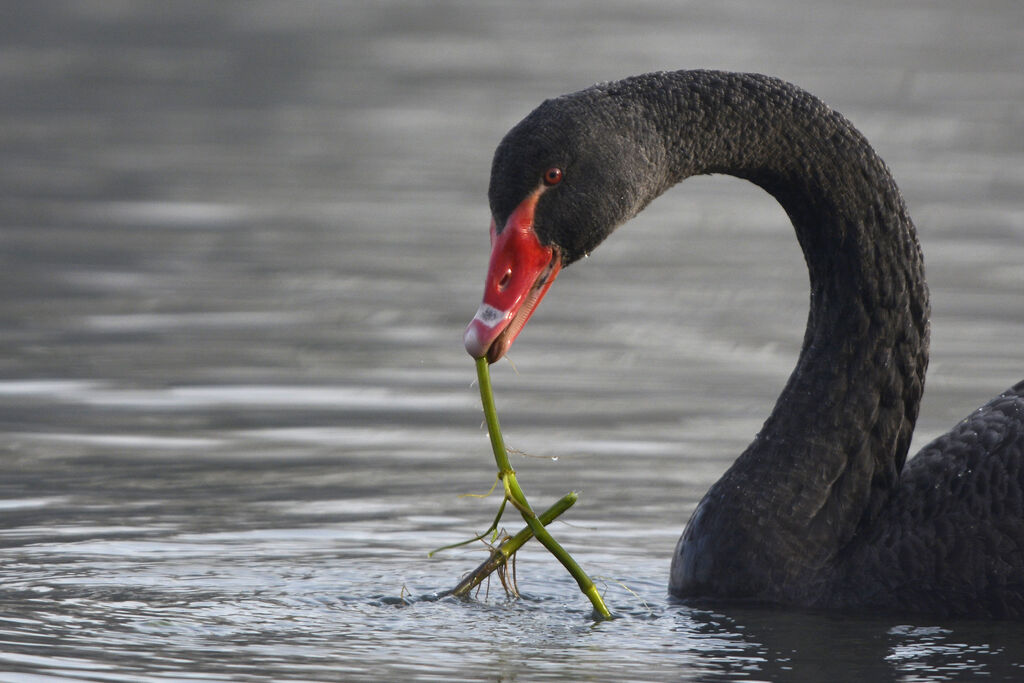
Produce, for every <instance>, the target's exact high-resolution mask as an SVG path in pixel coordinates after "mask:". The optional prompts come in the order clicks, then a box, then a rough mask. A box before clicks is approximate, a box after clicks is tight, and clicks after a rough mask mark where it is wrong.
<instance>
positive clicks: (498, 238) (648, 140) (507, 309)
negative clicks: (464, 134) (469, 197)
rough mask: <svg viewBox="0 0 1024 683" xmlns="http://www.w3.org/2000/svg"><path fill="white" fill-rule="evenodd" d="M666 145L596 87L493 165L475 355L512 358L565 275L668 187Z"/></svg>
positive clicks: (540, 117) (472, 327)
mask: <svg viewBox="0 0 1024 683" xmlns="http://www.w3.org/2000/svg"><path fill="white" fill-rule="evenodd" d="M664 146H665V145H664V142H663V140H662V138H661V137H660V136H658V135H656V133H655V130H654V126H653V124H652V123H651V122H650V121H649V120H648V117H645V116H644V115H643V114H642V111H641V110H640V109H639V108H638V106H637V103H636V102H634V101H631V100H630V98H628V97H622V96H615V95H614V94H612V93H610V92H609V91H608V90H607V89H602V88H601V87H600V86H595V87H594V88H590V89H588V90H584V91H581V92H579V93H573V94H571V95H566V96H563V97H559V98H555V99H551V100H547V101H545V102H544V103H543V104H541V105H540V106H539V107H538V108H537V109H535V110H534V111H533V112H531V113H530V114H529V115H528V116H527V117H526V118H525V119H523V120H522V121H521V122H520V123H518V124H517V125H516V126H515V127H513V128H512V130H510V131H509V132H508V134H506V136H505V138H504V139H503V140H502V141H501V144H499V145H498V148H497V150H496V151H495V154H494V161H493V163H492V166H491V180H490V188H489V190H488V198H489V201H490V208H491V216H492V220H491V228H490V230H491V257H490V262H489V264H488V270H487V276H486V278H485V283H484V295H483V300H482V302H481V304H480V307H479V308H478V309H477V312H476V315H475V316H474V317H473V319H472V321H470V324H469V326H468V327H467V328H466V332H465V335H464V343H465V346H466V351H468V352H469V354H470V355H471V356H473V357H474V358H482V357H486V358H487V359H488V361H489V362H491V363H493V362H495V361H497V360H498V359H500V358H501V357H502V356H504V355H505V353H506V352H507V351H508V348H509V346H511V344H512V342H513V341H514V340H515V338H516V337H517V336H518V335H519V333H520V332H521V331H522V329H523V326H524V325H525V324H526V321H527V320H528V319H529V317H530V316H531V315H532V314H533V312H534V310H536V308H537V305H538V304H539V303H540V301H541V299H542V298H543V297H544V295H545V294H546V293H547V290H548V288H550V286H551V283H552V282H554V279H555V277H556V276H557V275H558V273H559V272H560V270H561V269H562V268H564V267H566V266H568V265H570V264H572V263H573V262H575V261H577V260H579V259H580V258H582V257H584V256H586V255H588V254H589V253H590V252H591V251H593V250H594V249H595V248H596V247H597V246H598V245H599V244H600V243H601V242H602V241H604V239H605V238H606V237H608V235H610V234H611V233H612V231H614V230H615V228H617V227H618V226H619V225H621V224H622V223H624V222H625V221H627V220H628V219H629V218H632V217H633V216H634V215H636V214H637V213H638V212H639V211H640V210H641V209H642V208H643V207H644V206H646V205H647V204H648V203H649V202H650V201H651V200H652V199H654V197H656V196H657V195H658V194H660V193H661V192H662V191H663V190H664V189H665V187H667V185H669V184H671V183H666V173H665V171H664V166H665V164H664V158H665V156H666V155H665V150H664Z"/></svg>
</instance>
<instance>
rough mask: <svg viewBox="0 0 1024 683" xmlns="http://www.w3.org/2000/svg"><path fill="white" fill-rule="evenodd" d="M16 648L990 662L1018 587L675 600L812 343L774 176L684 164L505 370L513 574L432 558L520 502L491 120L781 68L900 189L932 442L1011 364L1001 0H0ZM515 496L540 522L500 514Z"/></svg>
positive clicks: (733, 666)
mask: <svg viewBox="0 0 1024 683" xmlns="http://www.w3.org/2000/svg"><path fill="white" fill-rule="evenodd" d="M0 12H2V14H3V16H4V21H2V22H0V36H2V41H0V56H2V59H0V93H3V95H2V96H0V159H2V162H3V163H0V291H2V292H3V297H0V586H2V588H0V678H3V679H4V680H23V681H40V680H88V681H140V680H161V681H166V680H197V679H202V680H228V679H231V680H239V679H241V680H256V679H267V680H281V681H283V680H346V681H348V680H368V679H393V680H480V679H483V680H520V679H521V680H543V679H550V680H566V679H572V680H616V681H622V680H663V679H682V680H712V681H714V680H779V679H786V680H807V681H817V680H842V679H843V678H848V679H849V680H890V679H896V680H904V681H918V680H962V679H963V678H966V677H969V676H972V675H976V676H979V677H982V676H984V677H985V678H987V679H990V680H1000V679H1019V678H1020V677H1021V676H1024V671H1022V667H1024V646H1022V645H1021V643H1024V631H1022V627H1021V626H1019V625H1016V624H1005V623H974V622H949V621H936V620H932V619H926V618H909V617H907V618H892V617H884V618H877V619H874V618H866V617H858V618H852V617H848V616H838V615H821V614H806V613H801V612H792V611H778V610H759V609H751V608H741V607H730V606H714V607H713V608H712V607H708V608H694V607H687V606H683V605H678V604H674V603H672V602H671V601H669V600H668V599H667V597H666V584H667V575H668V566H669V562H670V557H671V551H672V548H673V547H674V544H675V541H676V538H677V536H678V534H679V532H680V531H681V530H682V527H683V525H684V523H685V521H686V520H687V518H688V517H689V514H690V512H691V511H692V509H693V507H694V505H695V504H696V502H697V500H699V498H700V496H701V495H702V493H703V492H704V491H705V490H706V488H707V487H708V486H709V485H710V484H711V483H712V482H713V481H714V480H715V479H716V478H717V477H718V476H719V475H720V474H721V472H722V471H724V469H725V468H726V467H727V466H728V465H729V463H730V462H731V461H732V459H733V458H734V457H735V455H736V454H737V453H739V452H740V451H741V450H742V448H743V447H744V445H745V444H746V443H747V442H748V441H749V440H750V438H751V437H752V436H753V435H754V434H755V433H756V431H757V430H758V428H759V426H760V424H761V421H762V420H763V419H764V417H765V416H766V415H767V412H768V410H769V409H770V407H771V405H772V403H773V401H774V398H775V396H776V394H777V393H778V391H779V390H780V389H781V387H782V385H783V383H784V382H785V379H786V377H787V376H788V373H789V371H790V369H791V367H792V365H793V362H794V360H795V356H796V352H797V350H798V346H799V343H800V339H801V335H802V326H803V323H804V319H805V315H806V308H805V307H806V300H807V292H806V275H805V274H804V271H803V264H802V261H801V257H800V254H799V251H798V249H797V248H796V244H795V240H793V238H792V234H791V230H790V228H789V227H788V226H787V224H786V219H785V216H784V215H783V213H782V211H781V209H779V208H778V207H777V206H776V205H775V204H774V203H773V202H772V201H771V200H770V198H768V197H767V196H766V195H765V194H764V193H762V192H761V191H759V190H757V189H756V188H753V187H752V186H747V185H744V184H743V183H741V182H739V181H735V180H730V179H721V178H714V179H700V180H694V181H689V182H687V183H686V184H685V185H684V186H683V187H681V188H678V189H676V190H673V191H672V192H670V193H669V194H668V195H666V196H665V197H663V198H661V199H659V200H658V201H657V202H655V203H654V204H653V205H652V206H651V207H650V208H649V209H648V210H647V211H646V212H645V213H644V214H643V215H642V216H641V217H640V218H638V219H637V220H636V221H634V222H633V223H632V224H631V225H630V226H628V227H627V228H625V229H623V230H622V231H621V232H620V233H619V234H617V235H615V237H614V238H613V239H612V240H610V241H609V242H608V243H607V244H606V245H604V246H602V248H601V249H600V250H599V251H598V252H597V253H595V254H594V255H593V257H591V258H590V259H588V260H587V261H586V262H585V263H581V264H579V265H577V266H574V267H573V268H572V269H570V270H569V271H567V272H566V273H565V274H563V275H562V276H561V277H560V278H559V281H558V284H557V286H556V287H555V288H554V289H553V290H552V292H551V293H550V294H549V296H548V299H547V300H546V301H545V302H544V304H543V306H542V307H541V309H540V310H539V312H538V313H537V314H536V315H535V316H534V318H533V320H532V321H531V323H530V326H529V328H528V329H527V330H526V332H524V334H523V335H522V337H521V338H520V340H519V341H518V342H517V344H516V347H515V349H514V352H513V354H512V360H513V361H514V363H515V368H513V366H512V365H511V364H510V363H502V364H500V365H498V366H496V367H495V368H494V372H493V375H494V383H495V386H496V390H497V393H498V402H499V410H500V412H501V417H502V422H503V426H504V428H505V432H506V438H507V440H508V441H509V444H510V445H511V446H513V447H515V448H517V449H519V450H521V451H524V452H526V453H528V454H530V455H532V456H536V457H525V456H515V460H514V466H515V467H516V468H517V469H518V470H519V476H520V480H521V482H522V483H523V485H524V487H525V488H526V490H527V492H528V493H529V495H530V497H531V499H532V500H533V501H534V502H535V504H536V505H538V506H540V505H544V504H546V503H547V502H550V501H553V500H554V499H555V498H557V497H559V496H561V495H562V494H563V493H565V492H566V491H568V490H580V491H581V492H582V497H581V500H580V502H579V503H578V504H577V505H576V507H575V508H574V509H573V510H572V511H571V512H570V513H569V514H568V515H567V517H568V521H567V522H566V523H564V524H557V525H556V526H555V527H554V530H555V534H556V536H557V538H559V539H560V540H561V541H562V542H563V543H565V545H566V546H567V547H568V548H569V550H570V551H571V552H572V553H573V554H574V555H575V556H576V557H577V559H578V560H579V561H580V562H581V564H582V565H583V566H584V567H585V568H586V569H587V570H588V571H590V573H591V574H592V575H594V576H595V577H596V578H597V580H598V583H599V585H600V586H601V588H602V590H603V591H604V592H605V597H606V599H607V601H608V603H609V605H610V606H611V608H612V610H613V611H614V612H615V613H616V614H617V615H618V616H619V618H618V619H616V620H615V621H613V622H610V623H595V622H594V621H592V619H591V615H590V610H589V609H588V605H587V603H586V602H585V601H584V600H583V598H582V597H581V596H580V595H579V593H578V592H577V591H576V588H575V585H574V584H573V582H572V580H571V579H570V578H569V577H568V576H567V575H566V574H565V573H564V572H563V571H562V570H561V569H560V568H559V567H558V566H557V565H556V564H555V563H554V562H553V560H551V558H550V557H548V556H547V555H546V553H544V552H543V551H541V550H538V549H537V548H533V547H530V546H528V547H527V548H526V549H524V550H523V551H522V552H521V553H520V556H519V561H518V565H517V575H518V582H519V587H520V589H521V591H522V593H523V597H522V598H521V599H518V600H516V599H509V598H507V597H506V596H505V595H504V593H503V592H502V591H501V590H500V588H499V586H498V584H497V583H496V582H492V584H491V586H490V587H489V589H485V590H484V591H481V592H480V593H479V594H478V595H477V596H476V597H475V598H474V599H473V600H469V601H459V600H453V599H447V598H439V597H438V596H439V594H440V593H441V592H443V591H444V590H445V589H447V588H450V587H452V586H453V585H454V584H455V582H456V581H457V580H458V578H459V577H460V576H461V575H462V574H463V572H465V571H467V570H469V569H471V568H472V567H474V566H475V565H476V564H477V563H478V562H479V561H480V560H481V559H482V556H483V553H484V552H485V551H484V550H483V548H482V547H476V548H473V547H469V548H464V549H460V550H454V551H449V552H445V553H442V554H440V555H437V556H435V557H434V558H432V559H428V558H427V556H426V553H427V551H429V550H430V549H432V548H435V547H437V546H440V545H444V544H448V543H452V542H454V541H457V540H460V539H463V538H466V537H469V536H471V535H472V534H474V533H476V532H477V531H480V530H482V529H483V528H484V527H486V525H487V524H488V523H489V522H490V519H491V518H492V516H493V513H494V510H495V507H496V505H497V500H496V499H495V498H494V497H493V496H492V497H491V498H488V499H484V500H480V499H477V498H466V497H460V495H461V494H464V493H482V492H484V491H486V490H487V488H488V487H489V486H490V485H491V483H492V482H493V463H492V461H491V457H490V455H489V452H488V446H487V441H486V435H485V433H484V431H483V429H482V428H481V421H482V420H481V413H480V410H479V405H478V398H477V393H476V388H475V386H474V385H473V374H474V373H473V366H472V363H471V361H470V360H469V358H468V357H467V356H466V355H465V352H464V351H463V350H462V346H461V332H462V329H463V327H464V325H465V323H466V322H467V321H468V319H469V317H470V316H471V315H472V313H473V311H475V310H476V306H477V303H478V301H479V295H480V285H481V281H482V277H483V272H484V268H485V263H486V257H487V246H488V245H487V224H488V221H489V218H488V215H487V213H488V212H487V206H486V185H487V175H488V171H489V162H490V155H491V153H492V150H493V148H494V146H495V144H496V143H497V141H498V140H499V139H500V137H501V136H502V135H503V134H504V132H505V130H507V128H508V127H509V126H511V125H512V124H513V123H515V122H516V121H517V120H518V119H519V118H521V117H522V116H523V115H524V114H525V113H527V111H529V109H531V108H532V107H533V106H534V105H535V104H536V103H538V102H539V101H541V100H542V99H543V98H545V97H549V96H552V95H556V94H559V93H562V92H566V91H570V90H575V89H578V88H581V87H585V86H587V85H589V84H590V83H593V82H595V81H599V80H608V79H612V78H619V77H623V76H626V75H629V74H632V73H640V72H644V71H650V70H655V69H672V68H688V67H718V68H728V69H738V70H753V71H763V72H768V73H773V74H776V75H779V76H782V77H784V78H787V79H789V80H793V81H795V82H797V83H800V84H801V85H803V86H805V87H806V88H808V89H810V90H812V91H813V92H815V93H817V94H819V95H820V96H822V97H823V98H824V99H826V100H827V101H829V102H830V103H832V104H833V105H834V106H836V107H837V108H839V109H840V110H841V111H843V112H844V113H846V114H847V116H848V117H849V118H851V119H852V120H853V121H854V122H855V123H856V124H857V125H858V126H859V127H860V128H861V129H862V130H863V131H864V132H865V134H866V135H867V136H868V138H869V139H871V140H872V142H873V143H874V144H875V145H876V147H877V149H878V150H879V152H880V153H881V154H882V156H883V157H884V158H885V159H886V160H887V161H888V163H889V164H890V166H891V167H892V169H893V172H894V174H895V176H896V178H897V180H898V182H899V183H900V185H901V187H902V188H903V190H904V192H905V194H906V198H907V202H908V204H909V206H910V209H911V213H912V214H913V215H914V217H915V219H916V221H917V223H918V226H919V228H920V233H921V242H922V245H923V249H924V252H925V257H926V263H927V267H928V273H929V278H930V285H931V290H932V295H933V310H934V316H933V321H932V328H933V345H932V348H933V356H932V364H931V368H930V372H929V380H928V387H927V391H926V400H925V403H924V405H923V407H922V416H921V420H920V423H919V433H918V435H917V438H916V440H915V449H916V448H917V447H919V446H920V445H921V444H923V443H924V442H925V441H926V440H927V439H929V438H932V437H933V436H935V435H937V434H939V433H942V432H943V431H945V430H946V429H948V428H949V427H950V426H951V425H952V424H953V423H954V422H955V421H956V420H957V419H959V418H961V417H963V416H964V415H966V414H967V413H969V412H970V411H971V410H972V409H973V408H974V407H976V406H977V405H980V404H981V403H982V402H983V401H985V400H986V399H987V398H989V397H991V396H993V395H995V394H997V393H998V392H1000V391H1001V390H1003V389H1004V388H1005V387H1007V386H1009V385H1010V384H1012V383H1013V382H1015V381H1018V380H1019V379H1021V378H1022V377H1024V344H1021V343H1019V342H1018V340H1020V339H1021V338H1024V297H1022V296H1021V293H1022V291H1024V268H1022V266H1021V264H1022V263H1024V192H1022V189H1024V142H1022V141H1024V104H1022V103H1024V76H1022V74H1024V45H1022V43H1021V41H1020V33H1021V28H1022V15H1021V12H1020V10H1019V7H1018V5H1017V3H1015V2H1013V1H1010V0H1007V1H1006V2H996V1H992V2H984V3H971V4H970V5H966V4H963V3H956V2H952V1H949V2H923V1H921V2H917V1H911V2H905V3H899V4H896V5H893V4H892V3H888V2H881V1H878V2H875V1H869V2H863V3H858V4H857V5H856V6H853V5H850V6H837V7H827V6H823V5H822V4H821V3H818V2H811V1H810V0H808V1H806V2H804V1H800V0H788V1H787V2H784V3H781V4H774V5H771V7H770V8H769V5H765V4H763V3H759V2H753V1H752V0H738V1H736V2H715V3H686V4H682V5H680V4H678V3H671V2H660V1H653V2H642V3H630V4H626V5H623V4H621V3H611V2H587V3H584V2H563V3H515V4H512V3H509V4H507V5H504V6H492V5H481V4H479V3H460V2H436V3H429V4H425V3H419V2H390V1H388V2H374V3H362V2H342V3H340V4H339V3H319V2H308V3H301V4H297V3H275V2H218V3H191V2H175V3H163V2H133V3H119V2H90V3H70V2H69V3H46V4H40V5H38V6H37V5H32V4H29V3H7V4H5V5H4V6H3V7H2V9H0ZM507 524H508V525H509V526H511V527H514V528H518V524H514V522H513V520H512V519H511V518H509V519H508V520H507Z"/></svg>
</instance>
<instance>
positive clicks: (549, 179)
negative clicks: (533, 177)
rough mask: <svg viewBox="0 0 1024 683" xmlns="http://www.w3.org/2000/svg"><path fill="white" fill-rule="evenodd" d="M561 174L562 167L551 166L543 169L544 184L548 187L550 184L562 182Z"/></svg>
mask: <svg viewBox="0 0 1024 683" xmlns="http://www.w3.org/2000/svg"><path fill="white" fill-rule="evenodd" d="M563 175H564V174H563V173H562V169H560V168H558V167H557V166H553V167H551V168H549V169H548V170H546V171H544V184H545V185H547V186H548V187H551V186H552V185H557V184H558V183H560V182H562V177H563Z"/></svg>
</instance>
